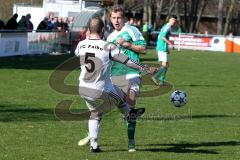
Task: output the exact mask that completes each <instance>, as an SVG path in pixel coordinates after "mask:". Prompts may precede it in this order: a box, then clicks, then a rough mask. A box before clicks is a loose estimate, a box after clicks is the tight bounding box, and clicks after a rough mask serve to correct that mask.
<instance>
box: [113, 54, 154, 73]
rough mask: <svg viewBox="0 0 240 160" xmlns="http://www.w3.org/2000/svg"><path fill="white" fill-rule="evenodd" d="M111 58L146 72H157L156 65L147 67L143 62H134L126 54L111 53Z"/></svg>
mask: <svg viewBox="0 0 240 160" xmlns="http://www.w3.org/2000/svg"><path fill="white" fill-rule="evenodd" d="M112 60H113V61H117V62H120V63H122V64H125V65H127V66H128V67H130V68H133V69H136V70H139V71H142V72H147V73H150V74H154V73H156V72H157V70H158V68H157V67H149V66H147V65H145V64H142V63H140V62H136V61H134V60H132V59H131V58H129V57H128V56H127V55H125V54H123V53H121V52H118V54H114V55H112Z"/></svg>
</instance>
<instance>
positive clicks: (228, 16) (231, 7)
mask: <svg viewBox="0 0 240 160" xmlns="http://www.w3.org/2000/svg"><path fill="white" fill-rule="evenodd" d="M234 5H235V0H231V3H230V7H229V9H228V12H227V16H226V23H225V25H224V32H223V34H224V35H226V34H227V32H228V28H229V24H230V21H231V19H232V14H233V10H234Z"/></svg>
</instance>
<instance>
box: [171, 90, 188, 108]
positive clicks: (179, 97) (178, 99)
mask: <svg viewBox="0 0 240 160" xmlns="http://www.w3.org/2000/svg"><path fill="white" fill-rule="evenodd" d="M170 101H171V102H172V103H173V105H174V106H175V107H181V106H184V105H185V104H186V103H187V94H186V93H185V92H184V91H181V90H176V91H174V92H173V93H172V94H171V98H170Z"/></svg>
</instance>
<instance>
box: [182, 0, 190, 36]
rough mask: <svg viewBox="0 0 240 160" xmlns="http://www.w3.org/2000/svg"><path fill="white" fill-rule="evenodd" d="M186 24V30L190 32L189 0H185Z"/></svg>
mask: <svg viewBox="0 0 240 160" xmlns="http://www.w3.org/2000/svg"><path fill="white" fill-rule="evenodd" d="M183 5H184V24H185V25H184V26H185V30H186V32H189V19H188V15H189V14H188V0H184V3H183Z"/></svg>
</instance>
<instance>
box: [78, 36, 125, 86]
mask: <svg viewBox="0 0 240 160" xmlns="http://www.w3.org/2000/svg"><path fill="white" fill-rule="evenodd" d="M110 48H111V51H110ZM119 53H120V51H119V49H118V48H116V46H114V45H113V44H111V43H109V42H106V41H103V40H96V39H93V40H91V39H86V40H84V41H81V42H79V44H78V46H77V48H76V50H75V55H76V56H79V57H80V65H81V74H80V77H79V86H82V87H88V88H91V89H96V90H106V89H112V87H113V85H112V81H111V79H110V69H111V57H113V56H115V55H117V54H119Z"/></svg>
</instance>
